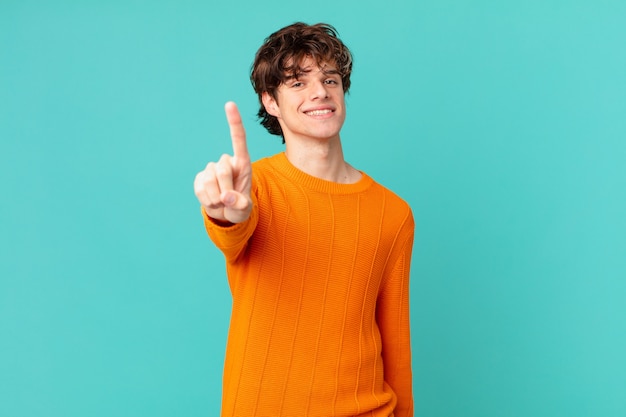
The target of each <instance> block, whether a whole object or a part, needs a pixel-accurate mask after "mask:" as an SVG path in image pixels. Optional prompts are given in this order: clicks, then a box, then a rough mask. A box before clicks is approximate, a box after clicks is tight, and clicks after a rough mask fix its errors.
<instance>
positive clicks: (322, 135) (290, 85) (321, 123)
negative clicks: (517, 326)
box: [263, 57, 346, 142]
mask: <svg viewBox="0 0 626 417" xmlns="http://www.w3.org/2000/svg"><path fill="white" fill-rule="evenodd" d="M300 67H301V68H302V72H301V73H300V74H298V76H297V77H295V78H288V79H286V80H285V81H284V82H283V83H282V84H281V85H280V86H279V87H278V89H277V91H276V98H275V99H274V98H273V97H271V96H270V95H269V94H268V93H265V94H264V95H263V104H264V106H265V109H266V111H267V112H268V113H269V114H271V115H272V116H275V117H276V118H278V121H279V123H280V126H281V128H282V130H283V135H284V137H285V141H286V142H289V141H290V140H292V139H300V140H311V139H313V140H329V139H339V132H340V130H341V127H342V126H343V122H344V120H345V118H346V112H345V101H344V92H343V84H342V81H341V76H340V75H339V73H338V72H337V70H336V69H335V67H334V65H332V64H329V63H324V64H322V65H321V66H318V65H317V63H316V62H315V60H314V59H312V58H308V57H307V58H305V59H304V60H303V61H302V62H301V65H300Z"/></svg>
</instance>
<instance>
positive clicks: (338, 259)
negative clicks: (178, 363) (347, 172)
mask: <svg viewBox="0 0 626 417" xmlns="http://www.w3.org/2000/svg"><path fill="white" fill-rule="evenodd" d="M252 198H253V202H254V207H253V210H252V214H251V215H250V218H249V219H248V220H247V221H246V222H244V223H240V224H237V225H233V226H228V227H224V226H220V225H218V224H216V223H214V222H213V221H211V219H209V218H208V217H207V216H206V215H205V216H204V219H205V226H206V228H207V231H208V233H209V236H210V237H211V239H212V240H213V242H214V243H215V244H216V245H217V246H218V247H219V248H220V249H221V250H222V252H223V253H224V255H225V257H226V262H227V273H228V280H229V285H230V289H231V293H232V297H233V307H232V309H233V310H232V317H231V323H230V330H229V335H228V342H227V347H226V359H225V364H224V378H223V395H222V397H223V398H222V416H228V417H232V416H235V417H278V416H286V417H303V416H311V417H339V416H372V417H378V416H384V417H389V416H395V417H407V416H412V415H413V397H412V383H411V380H412V376H411V351H410V334H409V264H410V259H411V250H412V244H413V233H414V232H413V230H414V222H413V217H412V213H411V210H410V208H409V206H408V205H407V204H406V203H405V202H404V201H403V200H401V199H400V198H399V197H397V196H396V195H395V194H393V193H392V192H391V191H389V190H387V189H386V188H384V187H382V186H381V185H379V184H377V183H376V182H374V181H373V180H372V179H371V178H370V177H369V176H367V175H366V174H362V177H361V179H360V181H358V182H357V183H354V184H338V183H333V182H329V181H324V180H321V179H319V178H316V177H313V176H310V175H307V174H306V173H304V172H302V171H300V170H298V169H297V168H295V167H294V166H293V165H291V164H290V163H289V161H288V160H287V158H286V156H285V154H284V153H280V154H277V155H275V156H273V157H270V158H265V159H262V160H260V161H257V162H255V163H254V165H253V186H252Z"/></svg>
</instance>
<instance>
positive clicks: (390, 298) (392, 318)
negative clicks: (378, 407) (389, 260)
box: [376, 217, 413, 417]
mask: <svg viewBox="0 0 626 417" xmlns="http://www.w3.org/2000/svg"><path fill="white" fill-rule="evenodd" d="M408 223H409V229H410V231H409V232H406V234H405V236H404V237H403V239H404V241H403V242H401V245H402V246H401V250H400V254H399V256H398V257H397V258H396V260H395V262H394V263H393V265H390V268H389V269H388V271H387V273H386V276H385V277H384V280H383V286H382V288H381V292H380V294H379V298H378V306H377V309H376V311H377V312H376V319H377V322H378V326H379V328H380V332H381V339H382V350H383V352H382V355H383V366H384V373H385V381H386V382H387V383H388V384H389V385H390V386H391V388H392V389H393V390H394V392H395V393H396V395H397V397H398V403H397V405H396V409H395V416H396V417H412V416H413V374H412V369H411V330H410V324H409V319H410V313H409V275H410V264H411V253H412V250H413V219H412V217H410V218H409V222H408Z"/></svg>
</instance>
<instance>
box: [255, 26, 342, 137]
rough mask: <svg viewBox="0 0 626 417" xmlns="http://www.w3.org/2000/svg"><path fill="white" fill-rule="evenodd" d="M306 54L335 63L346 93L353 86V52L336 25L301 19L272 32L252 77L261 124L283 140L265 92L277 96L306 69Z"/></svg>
mask: <svg viewBox="0 0 626 417" xmlns="http://www.w3.org/2000/svg"><path fill="white" fill-rule="evenodd" d="M305 58H312V59H314V60H315V61H316V62H317V64H318V65H320V66H321V65H322V64H324V63H332V64H333V65H334V66H335V67H336V70H337V71H338V72H339V75H340V76H341V82H342V85H343V91H344V94H345V93H347V92H348V90H349V89H350V74H351V73H352V54H351V53H350V50H349V49H348V47H347V46H346V45H344V43H343V42H342V41H341V40H340V39H339V36H338V33H337V30H336V29H335V28H334V27H333V26H331V25H329V24H326V23H317V24H315V25H308V24H306V23H302V22H297V23H294V24H291V25H289V26H285V27H284V28H282V29H280V30H278V31H276V32H274V33H273V34H271V35H270V36H269V37H268V38H267V39H265V42H264V43H263V45H262V46H261V47H260V48H259V50H258V51H257V53H256V56H255V58H254V63H253V64H252V69H251V72H250V81H251V82H252V87H253V88H254V91H255V92H256V93H257V95H258V96H259V104H260V108H259V111H258V113H257V116H258V117H259V120H260V121H261V125H263V126H264V127H265V128H266V129H267V131H268V132H270V133H271V134H272V135H279V136H282V137H283V143H284V142H285V139H284V136H283V131H282V129H281V127H280V124H279V123H278V119H277V118H276V117H274V116H272V115H270V114H269V113H268V112H267V111H266V110H265V106H264V105H263V101H262V96H263V93H268V94H269V95H270V96H272V97H273V98H274V99H276V90H277V89H278V87H279V86H280V85H281V84H282V83H283V82H284V81H286V80H287V79H289V78H294V77H295V78H297V77H298V74H300V73H301V72H302V68H301V67H300V64H301V63H302V61H303V60H304V59H305Z"/></svg>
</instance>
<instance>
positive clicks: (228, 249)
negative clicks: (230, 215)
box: [200, 193, 259, 263]
mask: <svg viewBox="0 0 626 417" xmlns="http://www.w3.org/2000/svg"><path fill="white" fill-rule="evenodd" d="M200 209H201V210H202V217H203V218H204V227H205V228H206V231H207V233H208V235H209V237H210V238H211V240H212V241H213V243H214V244H215V246H217V247H218V248H219V249H220V250H221V251H222V253H223V254H224V256H225V257H226V261H227V262H228V263H234V262H237V260H238V259H240V257H241V255H242V254H243V253H244V252H245V249H246V247H247V245H248V240H249V239H250V237H251V236H252V234H253V233H254V230H255V229H256V226H257V223H258V220H259V208H258V204H257V198H256V195H255V193H252V211H251V213H250V217H249V218H248V220H246V221H244V222H242V223H237V224H232V225H226V226H224V225H221V224H219V223H217V222H215V221H214V220H213V219H211V218H210V217H209V216H208V215H207V214H206V212H205V211H204V209H203V208H202V207H201V208H200Z"/></svg>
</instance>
